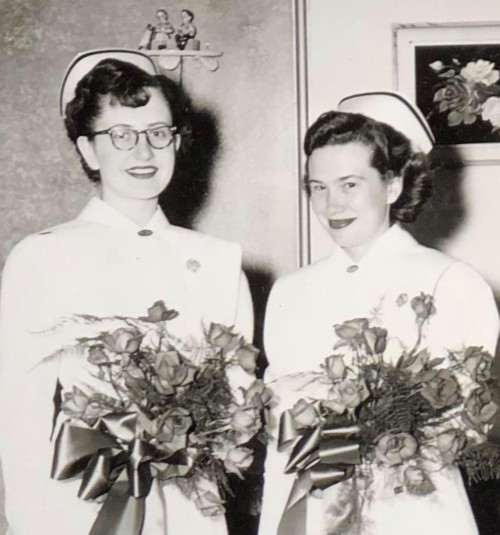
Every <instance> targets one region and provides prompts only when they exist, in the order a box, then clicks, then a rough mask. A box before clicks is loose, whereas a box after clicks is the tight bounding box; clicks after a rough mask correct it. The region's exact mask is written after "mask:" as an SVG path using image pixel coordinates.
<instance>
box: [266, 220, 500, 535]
mask: <svg viewBox="0 0 500 535" xmlns="http://www.w3.org/2000/svg"><path fill="white" fill-rule="evenodd" d="M421 292H424V293H427V294H431V295H433V296H434V303H435V307H436V313H435V314H434V315H433V316H432V317H431V320H430V324H429V325H428V330H427V332H426V333H425V337H424V340H423V344H422V345H423V347H426V346H427V347H428V348H429V349H430V350H431V352H433V354H434V355H437V354H439V355H442V354H443V353H444V351H443V349H450V350H452V349H460V348H463V347H464V345H474V346H484V348H485V349H487V350H489V351H490V352H492V353H493V352H494V350H495V346H496V342H497V337H498V329H499V320H498V314H497V309H496V306H495V302H494V299H493V295H492V292H491V289H490V288H489V286H488V285H487V284H486V283H485V282H484V281H483V279H482V278H481V277H480V276H479V275H478V274H477V273H476V272H475V271H474V270H473V269H472V268H471V267H469V266H468V265H466V264H464V263H463V262H460V261H458V260H455V259H453V258H450V257H449V256H446V255H444V254H442V253H440V252H438V251H436V250H433V249H429V248H426V247H423V246H421V245H420V244H418V243H417V242H416V241H415V240H414V239H413V238H412V237H411V236H410V234H409V233H407V232H406V231H405V230H403V229H402V228H401V227H400V226H399V225H394V226H392V227H391V228H390V229H389V230H387V231H386V232H385V233H384V234H383V235H382V236H381V237H380V238H379V239H378V240H377V241H376V242H375V243H374V244H373V246H372V247H371V248H370V250H369V251H368V252H367V253H366V255H365V256H364V257H363V258H362V260H361V261H360V262H353V261H352V260H351V259H350V258H349V257H348V256H347V255H346V254H345V253H344V252H343V250H342V249H341V248H340V247H337V246H335V249H334V251H333V253H332V254H331V256H329V257H327V258H325V259H323V260H320V261H318V262H316V263H315V264H313V265H310V266H307V267H305V268H303V269H301V270H299V271H297V272H295V273H292V274H290V275H286V276H284V277H282V278H280V279H279V280H278V281H277V283H276V284H275V286H274V288H273V289H272V292H271V296H270V299H269V302H268V307H267V313H266V320H265V333H264V336H265V339H264V343H265V350H266V354H267V358H268V360H269V363H270V365H269V368H268V369H267V371H266V382H267V383H268V386H269V387H270V388H271V389H272V390H273V391H274V394H275V408H274V410H273V417H272V418H271V422H272V424H271V426H270V431H271V433H272V434H273V435H274V437H276V432H277V419H278V417H279V415H280V414H281V412H282V411H283V410H285V409H290V408H291V407H292V406H293V404H294V403H295V402H296V401H297V400H298V399H300V398H303V397H307V396H308V395H309V396H311V397H312V398H321V397H322V395H323V394H326V392H324V393H322V392H320V391H318V390H317V385H315V384H313V385H310V386H309V391H308V389H307V387H306V386H304V384H302V383H303V381H302V383H301V382H300V381H296V382H295V383H294V380H293V379H291V378H289V379H284V377H285V376H288V375H289V374H295V373H298V372H307V371H320V368H319V366H320V364H321V363H323V362H324V359H325V358H326V357H328V356H329V355H331V354H333V353H335V352H338V351H334V350H333V346H334V345H335V343H336V342H337V341H338V339H337V337H336V335H335V331H334V328H333V326H334V325H335V324H340V323H342V322H344V321H346V320H349V319H354V318H362V317H365V318H368V319H370V320H372V321H373V324H375V325H379V326H383V327H384V328H386V329H387V330H388V333H389V337H393V339H392V340H390V343H389V344H388V347H390V346H391V347H392V348H393V355H392V357H393V358H397V356H399V355H400V351H398V348H399V349H401V347H402V346H401V344H399V342H402V344H404V345H405V346H406V347H408V348H411V347H413V345H414V343H415V341H416V338H417V328H416V323H415V313H414V311H413V310H412V308H411V306H410V301H411V299H412V298H413V297H415V296H418V295H419V294H420V293H421ZM396 342H398V343H396ZM387 353H388V355H387ZM387 353H386V355H385V358H391V352H390V351H387ZM311 388H312V390H311ZM325 397H326V396H325ZM289 454H290V452H289V451H285V452H282V453H278V452H277V451H276V442H275V441H271V443H270V444H269V446H268V457H267V461H266V472H265V487H264V498H263V511H262V516H261V523H260V531H259V535H276V532H277V528H278V524H279V520H280V518H281V515H282V512H283V509H284V507H285V503H286V500H287V498H288V495H289V493H290V489H291V487H292V484H293V480H294V474H290V475H285V474H284V473H283V472H284V466H285V464H286V461H287V459H288V456H289ZM452 472H453V473H452V474H449V477H444V476H443V477H442V478H441V480H442V481H440V486H438V492H436V493H434V494H432V495H429V497H412V496H410V497H408V496H407V495H404V494H402V495H398V496H397V497H393V499H391V500H389V501H387V500H386V501H385V502H384V501H383V500H379V503H380V504H381V505H380V507H378V506H377V504H375V505H376V506H375V507H374V508H373V510H372V516H371V519H370V520H371V525H372V528H371V529H370V530H368V531H366V533H369V534H370V535H371V534H376V535H396V534H402V533H404V534H405V535H409V534H410V533H411V534H420V535H421V534H422V533H425V534H426V535H442V534H443V533H453V534H454V535H457V534H463V535H471V534H475V533H477V529H476V527H475V523H474V520H473V517H472V513H471V510H470V506H469V504H468V502H467V499H466V496H465V491H464V488H463V484H462V481H461V479H460V474H459V473H458V470H453V471H452ZM381 477H382V476H381ZM438 479H439V478H438ZM335 487H336V486H335V485H334V486H333V487H331V488H332V489H335ZM331 492H333V493H335V491H331ZM327 493H328V492H325V494H327ZM308 502H309V503H308V507H309V513H308V522H307V526H308V529H307V535H313V534H314V535H319V534H324V533H330V532H328V531H327V524H328V523H327V522H325V520H324V519H325V518H326V515H325V514H324V511H323V507H324V506H325V504H326V502H327V500H326V499H325V500H323V499H321V498H315V497H309V498H308ZM323 502H324V503H323ZM385 504H387V505H385ZM377 507H378V509H377ZM390 511H392V513H390ZM342 533H344V532H342ZM348 533H349V534H351V532H350V531H349V532H348ZM352 533H354V532H352ZM363 533H364V532H363ZM304 535H306V533H304Z"/></svg>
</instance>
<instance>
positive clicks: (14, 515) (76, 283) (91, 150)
mask: <svg viewBox="0 0 500 535" xmlns="http://www.w3.org/2000/svg"><path fill="white" fill-rule="evenodd" d="M184 109H185V107H184V105H181V100H180V99H179V96H178V94H177V88H176V87H175V86H173V85H172V83H171V82H169V80H167V79H165V78H164V77H162V76H159V75H158V74H157V72H156V69H155V66H154V64H153V63H152V61H151V60H150V59H149V57H148V56H145V55H143V54H142V53H140V52H137V51H134V50H98V51H90V52H86V53H84V54H81V55H79V56H77V58H75V60H74V61H73V62H72V63H71V65H70V67H69V69H68V72H67V73H66V76H65V79H64V83H63V87H62V90H61V113H62V114H63V116H64V119H65V124H66V128H67V132H68V136H69V138H70V139H71V140H72V141H73V143H74V144H75V146H76V148H77V150H78V152H79V154H80V156H81V160H82V164H83V167H84V169H85V171H86V172H87V174H88V176H89V178H90V179H91V180H92V181H93V182H95V183H96V193H97V195H96V196H95V197H93V198H92V199H91V200H90V201H89V203H88V204H87V206H86V207H85V208H84V209H83V211H82V212H81V213H80V214H79V215H78V216H77V217H76V219H74V220H72V221H69V222H67V223H63V224H61V225H58V226H56V227H54V228H51V229H47V230H44V231H43V232H40V233H38V234H35V235H32V236H29V237H27V238H25V239H24V240H22V241H21V242H20V243H19V244H18V245H17V246H16V247H15V248H14V250H13V251H12V252H11V254H10V255H9V258H8V260H7V264H6V267H5V270H4V273H3V278H2V294H1V307H0V365H1V374H0V381H1V385H0V392H1V396H2V402H1V403H0V406H1V407H2V409H3V413H2V415H1V416H2V419H1V432H0V437H1V443H0V451H1V455H2V465H3V469H4V479H5V488H6V515H7V520H8V522H9V526H10V529H11V531H9V533H16V534H17V535H32V534H33V533H43V534H49V533H50V534H53V535H58V534H61V535H62V534H64V535H66V534H69V533H71V534H73V535H87V534H88V533H89V532H90V530H91V529H92V533H95V531H94V530H93V528H92V526H93V523H94V521H95V519H96V517H97V515H98V514H99V510H100V504H99V503H95V502H87V501H84V500H82V499H80V498H79V497H78V486H79V481H76V480H75V479H74V478H73V479H70V480H68V481H55V480H51V478H50V473H51V462H52V454H53V447H54V445H53V442H52V438H53V437H55V436H56V434H57V430H58V428H59V426H60V425H61V417H62V414H58V413H57V412H56V413H55V414H54V412H55V411H54V409H55V408H56V409H57V403H56V407H54V403H53V398H54V393H55V392H56V391H57V392H58V393H59V395H56V396H55V399H56V400H57V399H60V398H61V397H62V398H63V399H65V400H66V401H67V400H68V399H70V398H71V397H72V395H73V394H74V392H75V390H74V388H77V391H78V392H83V393H85V394H86V395H88V396H92V395H97V396H98V399H100V400H102V399H106V394H107V395H109V393H108V391H107V390H105V389H103V388H104V387H103V385H102V383H103V381H102V380H100V377H99V376H96V374H95V373H91V372H90V371H89V369H88V362H87V355H86V353H84V352H78V351H76V352H75V351H74V350H73V351H70V350H69V349H68V348H67V347H68V345H72V344H74V343H75V341H76V340H77V339H82V337H89V336H95V335H96V334H97V335H99V333H100V332H101V331H102V325H101V324H99V323H97V325H95V324H93V325H90V324H89V323H88V322H87V323H86V322H85V321H84V322H83V324H82V323H79V322H76V321H75V320H74V318H75V315H76V314H80V315H84V317H85V318H87V319H88V318H90V317H92V318H96V317H97V318H103V317H106V318H111V319H112V318H115V319H117V318H122V319H123V318H124V317H129V318H139V316H143V315H144V313H145V312H146V311H147V310H148V308H149V307H150V306H151V304H152V303H154V302H157V301H159V300H160V301H163V302H164V303H165V304H166V305H167V306H168V310H167V309H165V313H167V312H168V315H169V317H168V319H169V334H170V335H172V336H173V337H175V339H176V340H185V341H189V343H190V344H191V346H190V347H195V348H197V347H200V344H201V343H202V342H201V341H202V340H204V337H205V335H206V332H207V327H208V325H209V324H210V323H211V322H214V323H220V324H223V325H234V326H235V327H234V328H235V331H236V332H239V333H241V334H242V335H244V336H245V338H246V339H247V340H251V339H252V331H253V314H252V304H251V301H250V294H249V291H248V285H247V281H246V278H245V276H244V275H243V273H242V271H241V250H240V247H239V246H238V245H237V244H234V243H230V242H226V241H223V240H220V239H217V238H213V237H209V236H206V235H202V234H201V233H198V232H194V231H190V230H187V229H183V228H179V227H175V226H173V225H171V224H170V223H169V222H168V220H167V218H166V217H165V215H164V214H163V212H162V211H161V209H160V208H159V205H158V197H159V195H160V193H162V192H163V190H165V188H166V187H167V186H168V184H169V183H170V180H171V178H172V174H173V171H174V166H175V163H176V154H177V151H178V150H181V146H182V142H181V137H182V133H183V126H184V124H185V121H186V117H185V115H184ZM173 311H175V313H173ZM96 330H98V332H97V333H96V332H95V331H96ZM101 334H102V333H101ZM248 378H251V376H250V375H249V376H248ZM101 379H102V378H101ZM245 381H248V379H247V378H246V377H245V378H241V380H240V379H238V380H237V381H236V382H237V384H233V386H235V387H236V386H244V382H245ZM108 386H109V385H108ZM56 387H58V388H57V389H56ZM21 393H22V394H21ZM80 397H81V396H80ZM27 437H29V439H28V440H27ZM34 445H36V446H35V447H34ZM77 445H80V444H77ZM113 473H114V472H113V470H111V474H113ZM109 477H110V478H111V477H112V475H110V476H109ZM200 477H201V479H200V485H201V486H202V487H203V488H204V492H202V493H200V494H199V495H198V494H197V498H196V500H194V499H193V498H192V496H191V497H189V498H188V497H187V495H189V492H187V489H184V490H185V491H186V495H185V494H184V493H183V492H181V491H180V490H179V488H178V487H177V486H175V485H162V484H160V483H159V482H158V480H157V478H155V479H154V481H153V484H152V487H151V490H150V492H149V494H148V495H147V507H146V514H145V519H144V524H143V526H142V531H140V532H141V533H143V535H154V534H158V533H186V532H189V533H204V534H206V535H226V534H227V528H226V523H225V520H224V516H223V515H219V516H204V515H203V514H202V512H201V509H202V505H203V503H204V502H203V500H204V499H205V501H206V498H205V496H209V497H210V500H211V501H210V500H209V501H210V503H209V504H208V506H211V507H212V508H215V509H218V510H220V509H221V503H222V502H221V500H220V497H219V494H218V489H217V486H216V483H215V482H214V478H211V479H210V478H209V479H210V480H209V479H207V480H205V478H204V475H203V474H202V475H201V476H200ZM195 501H196V502H197V503H198V505H199V508H197V506H196V505H195ZM208 506H207V507H208ZM27 511H29V513H28V514H27V513H26V512H27ZM112 516H113V515H112ZM115 516H117V515H114V517H113V518H112V519H111V518H107V520H108V521H109V523H110V525H106V526H104V531H102V526H101V531H99V532H98V533H106V535H107V534H109V533H115V531H114V530H113V529H114V528H113V529H112V527H111V524H113V523H114V522H118V521H119V518H115ZM118 516H119V515H118ZM125 516H126V515H125ZM126 518H127V519H128V520H129V517H126ZM128 520H127V521H126V522H125V523H126V524H127V527H128V528H129V527H130V522H129V521H128ZM122 527H123V526H122ZM119 532H120V533H125V531H119ZM127 533H128V531H127ZM130 533H131V532H130ZM134 533H136V532H134Z"/></svg>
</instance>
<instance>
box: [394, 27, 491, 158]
mask: <svg viewBox="0 0 500 535" xmlns="http://www.w3.org/2000/svg"><path fill="white" fill-rule="evenodd" d="M393 45H394V49H393V50H394V87H395V88H396V89H397V90H398V91H401V92H402V93H404V94H405V95H406V96H407V97H408V98H410V99H412V100H413V101H414V102H415V103H416V104H417V106H418V107H419V108H420V110H421V111H422V112H423V114H424V115H425V117H426V118H427V120H428V122H429V125H430V127H431V129H432V131H433V133H434V135H435V137H436V151H437V152H438V154H439V156H443V157H444V159H445V160H448V161H456V162H463V163H466V164H483V163H491V164H494V163H500V22H478V23H447V24H437V23H422V24H395V25H393Z"/></svg>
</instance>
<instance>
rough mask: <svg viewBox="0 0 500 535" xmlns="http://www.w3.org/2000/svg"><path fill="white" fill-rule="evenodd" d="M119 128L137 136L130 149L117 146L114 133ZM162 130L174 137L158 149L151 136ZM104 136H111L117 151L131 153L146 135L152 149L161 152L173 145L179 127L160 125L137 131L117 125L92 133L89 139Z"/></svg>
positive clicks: (124, 125)
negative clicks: (164, 129) (141, 137)
mask: <svg viewBox="0 0 500 535" xmlns="http://www.w3.org/2000/svg"><path fill="white" fill-rule="evenodd" d="M117 128H125V129H126V130H127V131H128V132H130V133H133V134H134V135H135V142H134V144H133V145H132V146H131V147H130V148H129V149H124V148H122V147H119V146H117V145H116V140H115V138H114V137H113V131H116V129H117ZM160 128H167V129H168V130H170V133H171V134H172V137H171V138H170V139H169V140H167V142H166V144H165V145H161V146H159V147H158V146H155V145H154V144H153V143H154V141H152V140H151V138H150V135H151V133H152V132H154V131H155V130H158V129H160ZM103 134H107V135H109V138H110V139H111V143H112V144H113V147H115V149H117V150H123V151H129V150H132V149H134V148H135V147H136V146H137V143H139V135H140V134H146V140H147V142H148V145H149V146H150V147H152V148H153V149H156V150H161V149H166V148H167V147H169V146H170V145H171V144H172V142H173V141H174V138H175V134H177V127H176V126H170V125H168V124H158V125H156V126H151V127H150V128H145V129H144V130H136V129H135V128H132V127H131V126H129V125H126V124H115V125H113V126H110V127H109V128H106V130H98V131H97V132H91V133H90V134H88V135H87V137H88V138H89V139H92V138H93V137H95V136H101V135H103Z"/></svg>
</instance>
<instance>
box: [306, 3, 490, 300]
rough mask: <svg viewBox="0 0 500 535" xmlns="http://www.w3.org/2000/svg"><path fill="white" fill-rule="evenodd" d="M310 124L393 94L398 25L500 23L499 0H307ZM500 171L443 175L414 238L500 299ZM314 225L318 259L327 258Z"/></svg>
mask: <svg viewBox="0 0 500 535" xmlns="http://www.w3.org/2000/svg"><path fill="white" fill-rule="evenodd" d="M307 5H308V23H309V25H308V36H309V58H308V59H309V62H308V68H309V103H310V108H309V120H310V122H312V121H314V120H315V119H316V118H317V117H318V115H320V113H322V112H324V111H326V110H330V109H334V108H335V106H336V105H337V103H338V102H339V100H340V99H341V98H342V97H344V96H346V95H348V94H351V93H355V92H358V91H364V90H373V89H382V90H383V89H394V86H393V50H392V27H391V26H392V24H397V23H412V22H413V23H422V22H461V21H463V22H472V21H500V4H499V3H498V1H496V0H476V1H475V2H469V1H468V0H455V1H454V2H449V1H448V0H418V1H415V0H376V1H371V0H349V1H348V2H346V1H344V0H307ZM499 141H500V136H499ZM498 157H499V165H474V166H467V167H465V168H463V169H449V170H446V171H444V172H439V174H438V175H437V176H436V180H435V194H434V197H433V199H432V200H431V201H430V203H429V205H428V206H427V209H426V211H425V213H423V214H422V215H421V217H420V219H419V221H418V223H417V225H416V226H415V227H413V229H412V230H413V231H414V233H415V234H416V235H417V237H418V238H419V239H421V240H422V241H423V242H424V243H426V244H428V245H432V246H435V247H438V248H439V249H441V250H444V251H445V252H447V253H449V254H451V255H453V256H456V257H458V258H461V259H463V260H465V261H467V262H469V263H470V264H472V265H473V266H475V267H476V268H477V269H478V271H479V272H480V273H481V274H482V275H483V276H484V277H485V278H486V279H487V280H488V282H489V283H490V284H491V285H492V286H493V288H494V290H495V293H496V295H497V299H498V297H499V296H500V249H499V248H498V247H497V245H496V244H498V243H500V210H499V206H500V148H499V149H498ZM314 223H315V222H314V220H313V238H312V245H313V257H315V258H317V257H318V256H321V255H322V254H323V253H324V252H325V250H326V249H325V242H324V240H323V231H322V230H321V229H320V228H319V227H318V225H315V224H314Z"/></svg>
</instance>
